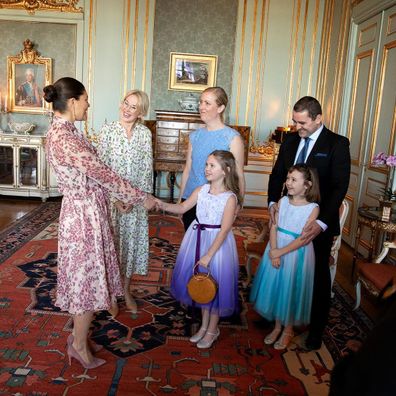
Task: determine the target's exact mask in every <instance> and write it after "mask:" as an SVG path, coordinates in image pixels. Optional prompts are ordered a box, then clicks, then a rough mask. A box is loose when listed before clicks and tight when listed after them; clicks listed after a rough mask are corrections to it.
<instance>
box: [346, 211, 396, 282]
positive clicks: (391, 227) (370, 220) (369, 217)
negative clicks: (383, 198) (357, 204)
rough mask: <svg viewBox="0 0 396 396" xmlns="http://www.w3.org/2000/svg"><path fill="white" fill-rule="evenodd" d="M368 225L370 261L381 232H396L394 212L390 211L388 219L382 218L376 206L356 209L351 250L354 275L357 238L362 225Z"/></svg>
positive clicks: (386, 233) (357, 246) (357, 245)
mask: <svg viewBox="0 0 396 396" xmlns="http://www.w3.org/2000/svg"><path fill="white" fill-rule="evenodd" d="M364 226H366V227H369V228H370V230H371V234H370V246H369V249H368V260H369V261H372V259H373V252H377V246H378V238H379V236H380V234H381V233H385V237H388V236H389V234H394V233H396V213H392V215H391V218H390V220H389V221H384V220H382V210H381V209H380V208H378V207H372V206H365V207H361V208H359V209H358V219H357V229H356V236H355V247H354V252H353V261H352V273H351V277H352V278H353V277H354V274H355V266H356V260H357V257H358V249H359V239H360V233H361V229H362V227H364Z"/></svg>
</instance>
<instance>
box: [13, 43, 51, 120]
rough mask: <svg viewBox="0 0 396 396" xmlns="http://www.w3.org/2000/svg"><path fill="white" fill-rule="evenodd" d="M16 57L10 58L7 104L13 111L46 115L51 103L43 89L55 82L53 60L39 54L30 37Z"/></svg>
mask: <svg viewBox="0 0 396 396" xmlns="http://www.w3.org/2000/svg"><path fill="white" fill-rule="evenodd" d="M23 45H24V49H23V50H22V51H21V52H20V54H19V55H16V56H8V57H7V107H8V111H10V112H14V113H33V114H43V113H45V112H46V111H48V110H49V108H50V106H49V104H48V103H47V102H45V101H44V100H43V88H44V87H45V86H46V85H48V84H51V83H52V59H51V58H43V57H41V56H39V54H38V52H37V51H36V50H35V49H33V46H34V44H33V43H32V42H31V41H30V40H29V39H27V40H25V41H24V42H23Z"/></svg>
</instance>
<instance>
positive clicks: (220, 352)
mask: <svg viewBox="0 0 396 396" xmlns="http://www.w3.org/2000/svg"><path fill="white" fill-rule="evenodd" d="M53 209H54V210H55V211H56V208H55V207H53ZM49 218H50V216H49V215H48V213H45V212H44V222H47V221H48V219H49ZM55 218H56V216H55ZM25 220H27V222H28V223H30V222H31V217H28V218H27V219H25ZM35 221H37V219H36V220H35ZM244 221H246V224H247V226H246V228H245V227H244V224H243V222H244ZM22 223H23V221H21V222H18V224H17V226H18V229H19V230H24V237H23V238H25V239H24V240H25V241H26V240H29V239H32V238H33V237H35V236H36V235H37V233H38V232H39V231H41V230H43V228H44V227H43V226H36V227H35V229H33V228H32V227H29V226H26V227H25V228H23V224H22ZM47 224H48V222H47ZM255 224H256V225H255ZM254 227H260V224H259V223H257V220H254V219H250V220H249V219H242V220H239V221H238V222H237V223H236V230H235V233H236V235H237V242H238V247H239V252H240V254H241V262H242V260H243V258H242V257H244V252H243V251H242V249H243V240H244V238H245V237H246V238H248V237H250V236H251V235H252V233H254ZM48 228H49V229H50V230H52V232H53V230H54V228H55V227H53V226H50V227H48ZM8 231H10V230H8ZM16 233H17V231H15V232H14V233H11V234H10V235H11V238H12V239H14V238H15V234H16ZM182 235H183V231H182V228H181V226H180V224H179V223H178V220H177V219H175V218H173V217H168V216H158V215H154V216H150V236H151V249H150V275H149V276H148V277H141V278H142V279H141V280H137V279H134V283H133V287H134V294H135V296H136V298H137V302H138V310H139V311H138V314H137V315H133V314H132V313H131V312H127V311H125V310H124V309H121V313H120V315H119V316H118V317H117V318H116V319H113V318H111V317H110V316H109V315H108V313H107V312H100V313H98V314H97V315H96V318H95V321H94V323H93V327H92V339H93V340H94V341H95V342H97V343H98V344H101V345H103V346H104V349H103V350H102V351H101V352H99V354H98V356H99V357H101V358H103V359H106V360H107V364H106V365H104V366H102V367H100V368H98V369H95V370H84V369H83V368H82V367H81V365H79V364H78V363H77V362H76V361H75V360H73V361H72V365H71V366H69V364H68V361H67V357H66V356H65V345H66V338H67V336H68V334H70V320H69V317H68V315H67V314H64V313H61V312H58V311H56V308H55V307H54V306H53V300H54V293H55V284H56V283H55V282H56V244H57V241H56V239H46V240H40V239H34V240H30V242H27V243H21V245H22V246H21V247H20V248H19V249H18V251H17V252H16V253H14V254H13V255H12V256H11V257H9V258H8V259H7V260H6V261H5V262H4V263H3V265H2V266H1V267H0V287H1V289H0V290H1V292H0V394H4V395H16V394H18V395H20V396H22V395H41V396H44V395H51V396H52V395H66V394H67V395H68V396H70V395H91V394H95V395H97V396H100V395H163V394H165V393H169V394H174V395H180V394H186V395H198V394H201V395H295V396H297V395H315V396H321V395H327V393H328V381H329V373H330V371H331V368H332V365H333V359H337V358H338V357H339V356H340V355H341V354H342V353H344V352H345V349H346V347H345V345H346V341H347V340H348V339H351V338H356V339H361V338H364V336H365V334H366V333H367V331H368V329H369V327H370V326H371V322H370V321H369V320H368V319H367V318H366V317H365V316H364V315H363V314H362V313H361V312H360V314H358V315H357V314H356V313H355V312H353V311H352V305H353V304H352V301H350V300H348V298H349V296H347V295H346V294H345V292H344V291H343V290H342V289H341V288H340V287H338V286H336V293H335V294H336V295H335V299H334V302H333V307H332V311H331V318H330V322H329V326H328V328H327V329H326V336H325V345H324V346H322V348H321V349H320V350H319V351H317V352H305V351H304V350H303V348H302V347H301V345H302V342H303V338H304V332H303V329H301V333H300V334H299V335H298V336H296V337H295V339H294V340H293V342H292V344H291V345H290V347H289V349H288V350H286V351H276V350H274V349H273V348H272V347H269V346H266V345H264V343H263V338H264V336H265V335H266V334H267V333H268V332H269V329H268V327H263V326H262V324H261V322H260V317H259V316H258V315H257V314H256V313H255V312H254V311H253V310H252V309H251V306H250V304H248V303H246V301H247V294H248V291H247V290H244V289H243V288H242V287H241V288H240V290H241V293H240V301H241V308H242V310H241V312H240V314H239V315H236V316H235V317H233V318H229V319H228V320H223V321H222V322H221V324H220V330H221V336H220V338H219V340H218V341H217V342H216V343H215V345H214V347H213V348H211V349H210V350H198V349H197V348H196V347H195V346H194V345H192V344H190V343H189V342H188V337H189V336H190V335H191V334H192V333H193V332H194V331H195V328H196V325H195V324H194V323H193V321H192V319H191V316H192V313H191V311H189V310H186V309H184V308H183V307H181V306H180V305H179V304H178V303H177V302H176V301H174V300H173V299H172V298H171V296H170V295H169V292H168V288H167V286H168V284H169V279H170V274H171V270H172V268H173V264H174V259H175V255H176V254H177V249H178V246H179V244H180V240H181V238H182ZM6 246H7V245H6ZM8 246H9V247H10V249H11V250H13V251H15V244H13V243H11V244H10V245H8ZM4 253H5V254H7V252H4ZM243 277H244V267H243V266H242V267H241V279H243ZM121 306H122V303H121ZM59 314H61V315H59Z"/></svg>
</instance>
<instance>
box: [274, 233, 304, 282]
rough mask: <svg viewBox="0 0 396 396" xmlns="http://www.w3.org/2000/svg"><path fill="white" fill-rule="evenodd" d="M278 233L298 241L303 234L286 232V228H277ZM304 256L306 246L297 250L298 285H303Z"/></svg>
mask: <svg viewBox="0 0 396 396" xmlns="http://www.w3.org/2000/svg"><path fill="white" fill-rule="evenodd" d="M277 231H279V232H282V233H284V234H287V235H291V236H292V237H294V239H297V238H298V237H299V236H301V234H297V233H295V232H292V231H289V230H286V229H284V228H281V227H277ZM304 255H305V246H301V247H299V248H298V249H297V274H296V276H297V279H296V282H297V284H298V285H299V284H301V283H300V282H301V277H302V270H303V267H304Z"/></svg>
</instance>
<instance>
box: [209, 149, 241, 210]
mask: <svg viewBox="0 0 396 396" xmlns="http://www.w3.org/2000/svg"><path fill="white" fill-rule="evenodd" d="M209 155H213V157H215V158H216V160H217V161H218V162H219V164H220V166H221V169H222V170H223V171H224V173H225V177H224V186H225V188H226V189H227V190H229V191H232V192H233V193H234V194H235V195H236V197H237V201H238V204H240V205H242V203H243V198H242V196H241V192H240V190H239V176H238V173H237V171H236V162H235V157H234V155H233V154H232V153H231V152H230V151H226V150H215V151H212V152H211V153H210V154H209Z"/></svg>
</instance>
